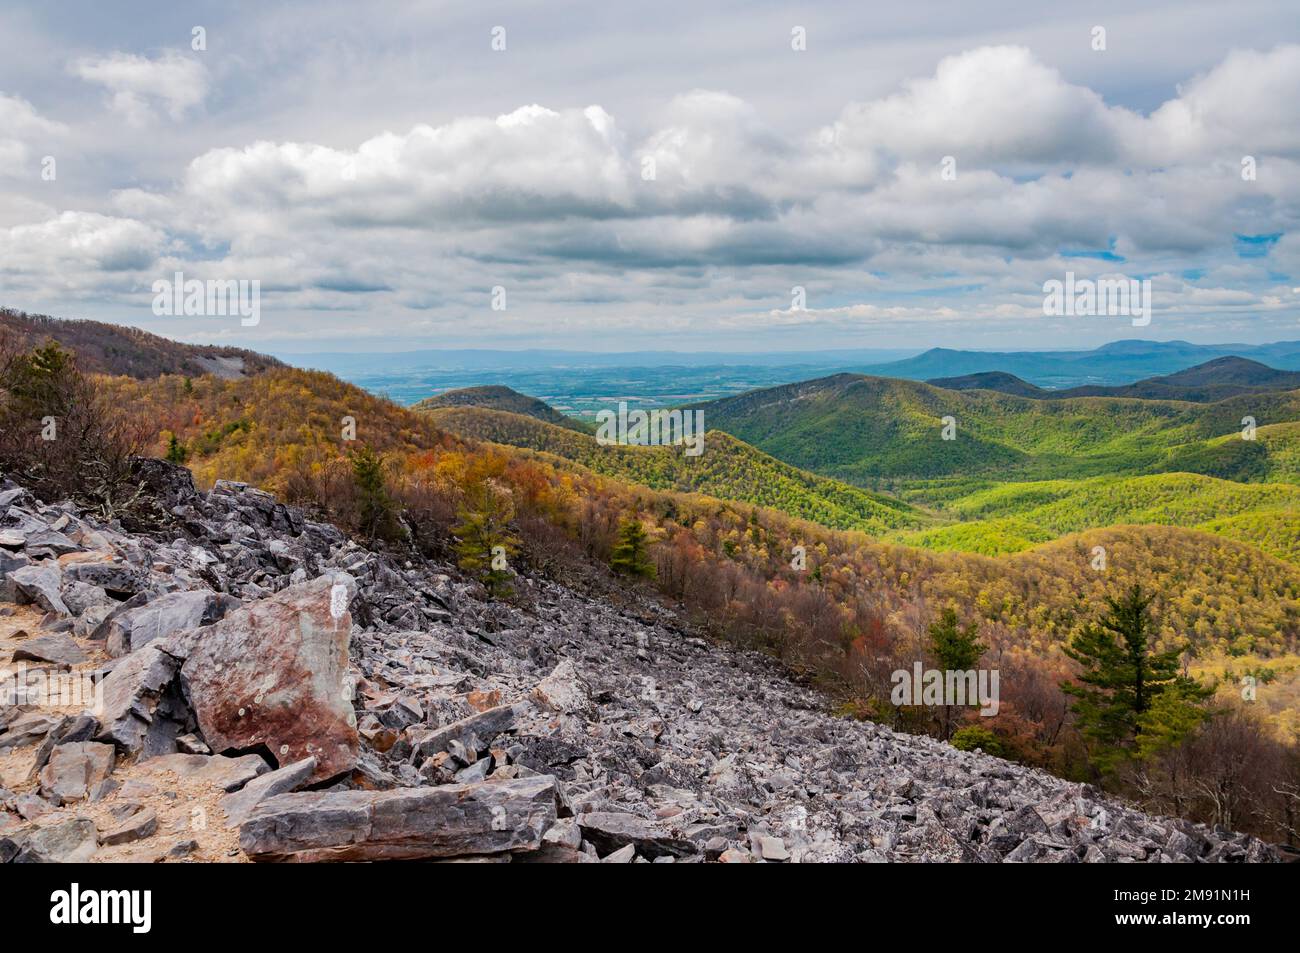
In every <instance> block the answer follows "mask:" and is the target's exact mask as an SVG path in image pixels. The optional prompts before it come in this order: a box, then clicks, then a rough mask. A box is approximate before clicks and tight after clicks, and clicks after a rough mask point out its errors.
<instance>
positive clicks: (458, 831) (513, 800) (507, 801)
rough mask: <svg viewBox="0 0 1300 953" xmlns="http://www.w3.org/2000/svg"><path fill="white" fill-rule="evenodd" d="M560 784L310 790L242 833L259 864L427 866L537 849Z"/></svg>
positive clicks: (541, 780)
mask: <svg viewBox="0 0 1300 953" xmlns="http://www.w3.org/2000/svg"><path fill="white" fill-rule="evenodd" d="M555 799H556V785H555V779H554V778H550V777H544V776H539V777H533V778H520V779H516V780H513V781H483V782H480V783H478V784H464V785H462V784H448V785H443V786H441V787H434V788H399V789H397V790H394V791H330V792H325V791H309V792H302V793H298V794H281V795H279V796H278V797H273V798H270V799H269V800H266V801H263V802H262V803H261V804H259V805H258V806H257V807H256V808H254V810H253V813H252V814H251V815H250V816H249V818H248V819H247V820H246V821H245V822H244V823H243V825H242V826H241V827H240V831H239V845H240V847H242V848H243V850H244V852H245V853H246V854H248V855H249V857H251V858H253V859H254V860H259V861H372V860H419V859H423V858H442V857H464V856H472V855H484V854H501V853H507V852H515V851H531V850H536V849H537V848H538V847H540V846H541V843H542V835H543V834H544V833H545V832H546V831H547V830H548V829H549V828H550V827H551V825H552V824H554V823H555Z"/></svg>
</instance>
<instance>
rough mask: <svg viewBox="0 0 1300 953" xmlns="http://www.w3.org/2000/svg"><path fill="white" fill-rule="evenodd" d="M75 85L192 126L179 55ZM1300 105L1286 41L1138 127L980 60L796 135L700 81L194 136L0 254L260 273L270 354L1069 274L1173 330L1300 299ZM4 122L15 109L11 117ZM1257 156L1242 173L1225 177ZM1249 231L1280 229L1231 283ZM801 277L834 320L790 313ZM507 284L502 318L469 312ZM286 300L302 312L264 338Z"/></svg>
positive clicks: (692, 318) (963, 294) (1019, 68)
mask: <svg viewBox="0 0 1300 953" xmlns="http://www.w3.org/2000/svg"><path fill="white" fill-rule="evenodd" d="M76 72H77V75H79V76H81V77H82V78H85V79H88V80H90V81H92V82H95V83H98V84H100V85H102V86H104V87H105V88H107V89H108V90H109V91H110V93H111V94H112V105H113V108H114V109H115V110H117V111H118V112H119V113H121V114H123V115H125V116H127V118H128V119H130V120H131V121H133V122H137V123H144V122H148V121H151V119H152V117H153V116H154V114H155V113H156V112H165V113H167V114H169V115H171V116H172V117H173V118H174V119H183V118H184V117H185V116H186V115H187V114H189V113H190V112H192V111H193V110H195V109H196V108H197V107H198V106H199V105H200V104H201V103H202V102H203V101H204V99H205V96H206V94H207V87H208V84H209V77H208V74H207V72H206V71H205V70H204V69H203V67H202V66H201V65H200V64H199V62H198V61H197V60H194V59H190V58H186V57H183V56H181V55H179V54H176V53H166V54H163V55H162V56H160V57H158V58H156V59H152V60H148V59H143V58H141V57H135V56H128V55H127V54H122V53H114V54H112V55H110V56H107V57H104V58H101V59H83V60H79V61H78V65H77V67H76ZM14 102H17V103H22V101H21V100H17V101H14ZM1298 102H1300V46H1281V47H1277V48H1275V49H1272V50H1268V51H1260V52H1255V51H1240V52H1233V53H1230V54H1228V55H1227V56H1225V57H1224V58H1223V59H1222V60H1221V61H1220V62H1219V63H1218V64H1216V65H1214V66H1212V67H1210V68H1209V69H1206V70H1203V71H1202V72H1200V73H1197V74H1196V75H1195V76H1193V77H1191V78H1190V79H1188V80H1187V81H1186V82H1185V83H1184V84H1183V85H1182V86H1181V87H1179V88H1178V90H1177V93H1176V95H1174V96H1172V97H1171V98H1169V99H1168V100H1167V101H1165V102H1164V103H1161V104H1159V105H1158V106H1156V107H1155V108H1154V109H1151V110H1150V111H1149V112H1146V113H1144V112H1142V111H1139V110H1137V109H1135V108H1131V107H1127V106H1119V105H1113V104H1111V103H1108V102H1107V100H1106V99H1105V98H1104V97H1103V96H1102V95H1101V94H1100V93H1099V92H1097V91H1096V90H1094V89H1091V88H1089V87H1088V86H1085V85H1081V84H1079V83H1078V82H1072V81H1071V80H1069V79H1067V78H1066V76H1065V75H1064V73H1063V72H1062V71H1061V70H1058V69H1056V68H1054V67H1053V66H1050V65H1048V64H1047V63H1045V62H1044V61H1043V60H1042V59H1040V58H1039V57H1037V56H1035V55H1034V53H1032V52H1031V51H1030V50H1029V49H1028V48H1027V47H1024V46H1005V45H1003V46H985V47H978V48H975V49H971V50H967V51H964V52H959V53H955V54H951V55H947V56H943V57H939V58H937V62H936V63H935V65H934V66H933V68H932V69H931V70H929V71H927V73H926V74H925V75H922V76H919V77H915V78H912V79H909V80H904V81H901V82H899V83H897V84H896V85H895V87H894V88H893V89H892V90H889V91H885V92H884V93H882V94H880V95H877V96H874V97H872V98H866V99H863V100H862V101H859V102H853V103H849V104H848V105H845V106H842V107H839V108H837V109H831V110H825V111H824V114H823V115H822V116H820V117H817V116H814V117H810V118H808V119H806V120H805V121H804V123H803V125H802V127H801V128H800V129H797V130H793V131H792V130H791V129H790V128H789V127H788V125H787V126H786V127H778V126H777V125H775V124H773V123H771V122H769V121H768V120H767V119H766V118H765V115H764V110H763V109H761V108H760V107H759V105H757V104H755V103H754V102H750V101H747V100H746V99H744V98H742V97H740V96H738V95H736V94H735V93H734V92H728V91H725V90H721V89H705V88H699V89H687V91H685V92H681V93H679V94H677V95H668V96H665V98H664V99H663V100H662V101H661V102H660V104H659V105H658V106H656V107H655V108H654V109H653V110H646V111H645V113H644V114H630V115H620V116H615V115H613V114H612V113H611V111H610V110H608V109H606V108H605V107H604V106H601V105H596V104H589V105H585V106H583V105H577V106H563V105H539V104H536V103H534V104H528V105H522V106H518V107H517V108H516V107H511V108H509V109H508V111H505V112H501V113H499V114H495V115H491V114H489V115H461V116H459V117H452V118H446V119H444V120H442V121H439V122H422V123H415V124H413V125H406V126H404V127H402V129H401V130H400V131H382V132H378V133H375V132H373V131H372V132H371V133H369V134H367V135H364V136H349V135H347V134H344V133H336V132H335V131H334V130H331V129H330V128H329V127H328V126H325V125H320V126H318V127H317V129H316V131H317V132H319V133H320V135H319V136H318V137H311V136H296V137H288V136H285V137H277V138H270V137H267V136H265V135H260V136H256V137H249V138H243V139H237V140H234V141H233V142H232V143H231V144H228V145H221V146H218V147H216V148H212V147H210V146H209V145H207V144H206V142H207V141H206V140H205V146H204V147H203V149H202V151H198V154H196V155H193V156H192V158H190V159H189V161H188V164H187V165H186V166H184V167H183V168H179V169H178V170H177V173H176V174H175V175H174V176H168V177H156V178H155V180H154V182H155V184H153V185H141V184H140V182H139V181H138V180H135V179H130V180H129V181H128V182H124V183H123V184H124V185H129V187H126V188H121V189H118V190H116V191H114V192H113V193H112V195H111V197H110V198H109V199H108V200H107V201H106V202H105V204H104V207H103V208H102V209H101V210H100V211H99V212H91V211H88V210H85V209H83V208H80V207H75V208H71V209H65V210H62V211H59V212H57V213H54V214H47V215H45V217H44V218H42V219H35V218H33V219H32V220H31V221H28V222H25V223H19V224H13V223H10V225H9V228H8V230H7V231H0V250H3V251H6V252H7V253H8V254H9V255H11V256H12V257H9V258H8V259H7V260H6V261H5V263H4V266H3V267H4V268H6V270H7V271H8V272H9V274H10V275H11V278H12V279H13V282H12V283H11V286H18V285H20V284H21V286H22V287H24V288H28V289H32V290H33V291H36V290H39V289H40V288H42V287H44V288H57V287H60V284H59V282H60V281H62V282H63V285H64V286H72V287H74V288H77V289H83V288H89V287H91V286H92V285H93V283H94V281H95V280H96V279H95V276H96V275H98V276H99V280H102V281H104V282H106V284H105V287H108V288H112V289H116V291H115V292H114V293H116V294H118V295H119V297H118V298H117V299H116V300H117V301H119V302H130V303H132V305H133V306H134V303H135V302H137V301H138V300H140V299H139V295H138V293H137V291H134V290H130V289H131V288H132V287H133V286H132V285H131V284H130V283H129V282H128V281H127V276H128V275H130V276H131V277H132V279H133V280H134V281H136V282H137V283H138V282H142V281H143V282H144V284H145V285H146V286H147V284H148V281H146V280H145V279H148V278H149V277H150V273H151V271H157V272H158V273H159V274H160V275H161V274H164V273H166V272H167V271H170V270H172V269H177V268H180V269H183V270H186V271H187V272H194V273H197V272H199V271H206V272H208V273H218V272H219V273H220V274H221V275H222V276H224V277H234V278H257V279H260V280H261V281H262V288H263V294H264V295H266V296H267V303H268V312H267V313H268V318H269V319H268V321H267V322H266V324H265V327H264V328H263V329H261V331H260V332H259V333H266V334H274V333H283V334H284V335H285V336H292V335H301V334H302V333H303V330H302V325H303V323H304V322H308V321H315V320H324V321H335V320H342V318H337V319H336V318H334V317H329V318H321V317H320V316H321V315H328V316H334V315H339V314H341V313H350V314H351V318H350V319H349V320H351V321H352V322H353V327H355V326H357V325H365V326H367V327H370V326H373V327H374V328H375V329H376V330H383V331H392V332H401V331H404V330H405V331H408V332H410V333H414V330H413V329H418V331H419V333H421V334H441V333H445V332H447V331H449V330H452V331H455V332H457V333H481V334H482V335H484V340H492V339H493V336H494V335H500V334H503V333H507V331H508V333H510V334H525V333H535V334H541V335H545V334H546V333H547V329H548V328H551V329H554V328H555V327H556V326H557V323H558V324H559V325H562V326H563V327H564V328H565V329H566V330H567V331H569V332H572V333H573V334H575V335H582V334H584V333H591V332H592V331H594V330H597V329H603V328H612V327H619V328H627V327H640V328H641V329H643V333H645V334H647V335H651V336H653V335H654V334H655V333H658V332H659V331H661V330H663V329H667V328H674V329H684V330H685V331H694V330H698V329H717V330H719V331H720V332H726V333H739V331H740V330H741V329H742V328H743V327H744V326H745V324H746V322H751V321H752V322H753V326H754V327H755V328H768V329H772V330H773V331H774V332H781V331H784V330H789V331H790V332H791V333H794V332H795V331H797V330H800V329H805V330H813V329H819V328H820V329H823V330H825V331H826V332H827V333H834V334H841V333H847V331H848V330H849V329H851V328H854V327H858V328H862V329H865V328H868V327H869V328H872V329H874V330H880V329H887V328H891V327H892V328H895V329H899V328H903V327H915V328H921V329H924V328H926V327H933V326H938V325H944V326H947V325H949V324H953V325H956V324H960V323H961V322H962V321H963V320H969V321H971V322H974V323H975V324H977V325H979V326H981V327H983V326H984V324H987V323H994V322H996V323H998V324H999V325H1000V326H1003V327H1013V326H1014V322H1016V321H1023V320H1025V316H1026V315H1030V316H1032V315H1033V314H1034V313H1035V312H1036V311H1037V312H1038V313H1039V314H1041V286H1042V282H1043V281H1044V280H1045V279H1047V278H1049V277H1054V276H1059V275H1060V274H1061V273H1062V272H1063V271H1064V270H1066V269H1067V268H1071V269H1073V270H1075V271H1076V272H1078V273H1080V274H1085V273H1089V271H1090V269H1096V270H1102V269H1104V270H1110V271H1115V270H1117V269H1119V270H1123V271H1125V272H1127V273H1131V274H1140V275H1144V276H1145V275H1165V276H1176V275H1182V274H1189V273H1191V272H1193V271H1195V272H1196V273H1197V274H1199V275H1200V276H1201V277H1199V278H1195V279H1192V278H1186V279H1184V278H1169V279H1168V282H1169V287H1168V289H1166V293H1167V294H1168V296H1169V299H1168V300H1169V301H1171V302H1176V303H1177V306H1176V307H1174V306H1170V307H1169V308H1167V309H1166V310H1165V313H1166V314H1167V315H1170V314H1175V313H1179V314H1194V313H1202V314H1204V313H1211V312H1213V311H1215V310H1216V309H1220V310H1223V311H1225V312H1233V313H1235V312H1238V311H1240V310H1241V309H1244V308H1249V307H1251V306H1252V304H1253V305H1255V306H1258V308H1259V309H1260V311H1261V313H1269V314H1277V315H1282V314H1285V313H1286V312H1288V311H1289V310H1290V309H1294V307H1295V301H1294V298H1293V297H1291V296H1283V297H1279V296H1278V293H1277V287H1278V285H1279V282H1278V273H1279V272H1284V273H1286V274H1289V275H1292V276H1295V275H1296V272H1297V271H1300V268H1297V266H1296V264H1295V262H1296V254H1295V250H1294V249H1295V239H1294V238H1292V237H1291V236H1292V235H1294V234H1297V233H1300V161H1298V158H1300V157H1298V156H1297V153H1298V152H1300V131H1298V130H1300V122H1297V121H1296V120H1297V118H1300V116H1298V112H1297V111H1298V109H1300V107H1298V106H1297V103H1298ZM22 105H24V106H25V105H26V104H22ZM6 108H8V109H10V110H11V111H12V112H13V113H14V115H15V116H25V115H27V113H25V112H23V111H22V109H21V108H20V107H19V106H15V105H13V104H12V103H10V104H9V105H8V106H6V100H4V99H3V98H0V115H4V112H3V111H4V110H5V109H6ZM26 108H27V110H29V111H31V108H30V106H27V107H26ZM31 115H32V116H34V115H35V114H34V111H31ZM37 120H39V117H36V119H31V118H28V119H27V120H25V122H26V123H27V125H28V126H32V123H33V122H35V121H37ZM17 125H20V124H16V126H17ZM269 126H270V124H269V123H266V124H263V126H262V127H261V131H262V132H263V133H264V132H265V131H266V129H267V128H268V127H269ZM33 128H35V127H33ZM177 128H183V126H181V127H177ZM39 134H41V133H40V130H39V129H38V130H37V135H39ZM2 146H3V144H2V143H0V156H2V155H3V151H2ZM1244 154H1251V155H1254V156H1255V157H1256V158H1257V160H1258V168H1259V172H1260V174H1259V176H1258V178H1257V180H1254V181H1250V180H1243V179H1242V177H1241V174H1240V157H1241V155H1244ZM945 156H952V157H953V158H954V159H955V171H956V175H955V177H952V176H947V175H945V174H944V169H943V167H942V165H941V160H942V159H943V158H944V157H945ZM1237 234H1242V235H1278V236H1280V237H1279V239H1278V240H1277V242H1276V243H1275V245H1273V246H1272V247H1270V249H1269V251H1268V253H1267V254H1266V255H1261V256H1260V257H1259V259H1257V260H1252V261H1250V262H1245V263H1243V262H1241V261H1240V260H1239V259H1238V257H1237V251H1236V246H1237V244H1239V243H1237V242H1236V241H1235V240H1234V237H1233V236H1234V235H1237ZM6 243H7V244H6ZM47 255H48V261H46V259H45V257H44V256H47ZM1071 255H1072V256H1079V255H1082V256H1085V257H1082V258H1080V257H1067V256H1071ZM1087 256H1099V257H1102V258H1105V259H1108V260H1104V261H1095V260H1092V259H1090V258H1088V257H1087ZM50 262H53V263H55V265H56V267H54V268H51V267H50ZM78 269H82V270H83V271H84V274H82V275H80V276H79V277H77V278H75V279H71V280H69V279H68V278H67V273H69V272H73V271H76V270H78ZM105 275H112V276H116V277H115V278H113V279H111V280H110V279H109V278H105V277H104V276H105ZM796 284H798V285H804V286H806V287H808V288H809V293H810V296H813V295H814V292H815V295H816V299H817V300H818V301H819V302H821V303H822V304H821V307H820V308H819V309H813V310H810V311H808V312H798V313H791V312H788V311H785V310H783V309H786V308H787V307H788V304H789V289H790V288H791V286H792V285H796ZM496 285H502V286H505V287H506V288H507V289H508V291H509V293H510V301H511V310H510V312H509V313H508V314H493V313H490V312H487V311H486V309H487V301H488V292H489V290H490V289H491V288H492V287H493V286H496ZM277 307H278V308H279V309H280V310H281V313H283V314H286V315H292V318H291V319H286V320H284V321H283V322H277V321H276V320H275V317H274V315H275V313H276V311H275V309H276V308H277ZM1197 309H1200V310H1199V312H1198V310H1197ZM1038 326H1041V322H1040V323H1039V325H1038ZM277 328H278V329H280V330H278V331H277ZM335 331H337V332H338V333H340V334H342V333H344V331H342V330H340V329H339V328H337V327H336V328H335Z"/></svg>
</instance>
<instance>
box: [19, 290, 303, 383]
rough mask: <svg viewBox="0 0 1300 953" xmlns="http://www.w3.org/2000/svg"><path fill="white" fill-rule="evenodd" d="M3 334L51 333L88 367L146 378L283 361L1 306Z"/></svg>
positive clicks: (220, 373) (230, 371) (256, 368)
mask: <svg viewBox="0 0 1300 953" xmlns="http://www.w3.org/2000/svg"><path fill="white" fill-rule="evenodd" d="M0 339H7V340H8V341H9V343H10V344H11V345H12V346H13V347H15V348H18V349H24V350H25V349H27V348H31V347H35V346H38V345H40V344H42V343H44V342H45V341H46V340H49V339H52V340H54V341H57V342H58V343H59V344H61V345H62V346H63V347H64V348H66V349H68V350H70V351H73V352H75V353H76V355H77V359H78V362H79V363H80V365H81V367H82V369H83V370H85V371H89V372H91V373H95V374H120V375H124V376H126V377H134V378H136V379H138V380H147V379H149V378H151V377H157V376H159V375H160V374H177V375H182V376H185V377H201V376H202V375H204V374H214V375H216V376H217V377H223V378H238V377H246V376H251V375H254V374H260V373H262V372H263V371H266V370H269V369H271V368H273V367H283V366H284V365H283V364H282V363H281V362H280V361H278V360H276V359H275V358H273V357H270V356H268V355H266V354H259V353H258V352H256V351H249V350H246V349H244V348H240V347H222V346H217V345H207V344H182V343H181V342H179V341H172V340H170V339H168V338H164V337H160V336H159V335H157V334H150V333H149V332H148V331H142V330H140V329H139V328H133V327H129V326H127V325H119V324H105V323H104V322H102V321H78V320H67V319H63V318H51V317H49V316H47V315H43V314H27V313H26V312H23V311H14V310H11V309H9V308H0Z"/></svg>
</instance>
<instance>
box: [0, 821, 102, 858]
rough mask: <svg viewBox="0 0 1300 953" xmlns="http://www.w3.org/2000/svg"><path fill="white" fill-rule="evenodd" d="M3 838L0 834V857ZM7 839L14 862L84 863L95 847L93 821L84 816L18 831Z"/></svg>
mask: <svg viewBox="0 0 1300 953" xmlns="http://www.w3.org/2000/svg"><path fill="white" fill-rule="evenodd" d="M4 840H5V839H4V838H0V858H3V857H4V855H5V853H6V852H7V851H6V848H5V844H4ZM11 840H12V845H13V846H12V847H11V848H10V849H11V850H13V859H12V861H11V863H15V864H84V863H85V862H86V861H88V860H90V858H91V857H93V856H94V855H95V851H96V850H97V849H98V847H99V837H98V832H97V830H96V828H95V822H94V821H92V820H91V819H90V818H88V817H72V818H69V819H68V820H66V821H60V822H59V823H57V824H51V825H49V826H48V827H38V828H35V829H30V830H28V831H26V832H21V831H20V832H19V835H18V836H17V837H13V838H12V839H11ZM14 848H16V849H14Z"/></svg>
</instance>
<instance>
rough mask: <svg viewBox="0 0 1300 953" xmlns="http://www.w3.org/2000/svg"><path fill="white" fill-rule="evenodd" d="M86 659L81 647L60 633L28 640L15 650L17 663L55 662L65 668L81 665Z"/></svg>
mask: <svg viewBox="0 0 1300 953" xmlns="http://www.w3.org/2000/svg"><path fill="white" fill-rule="evenodd" d="M86 658H87V656H86V653H85V652H84V651H83V650H82V648H81V646H79V645H78V644H77V643H76V642H74V641H72V639H71V638H69V637H68V636H66V635H64V634H62V633H60V632H56V633H52V634H50V635H38V636H35V637H34V638H30V639H26V640H25V641H23V643H22V644H21V645H19V646H18V648H16V649H15V650H14V661H15V662H22V661H29V662H53V663H54V664H55V665H59V666H62V667H64V668H71V667H72V666H74V665H80V664H81V663H82V662H84V661H86Z"/></svg>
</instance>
